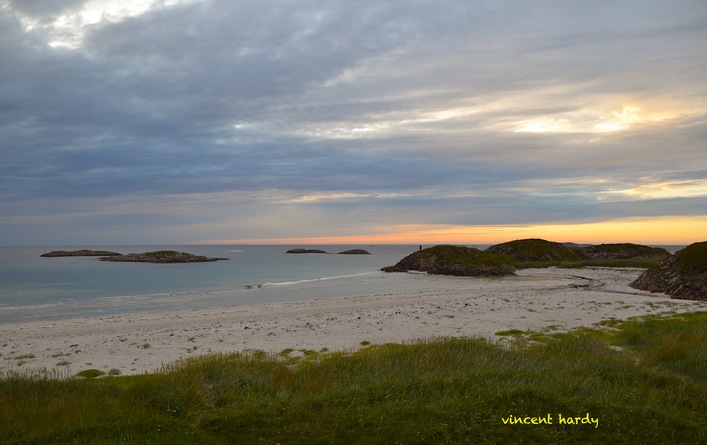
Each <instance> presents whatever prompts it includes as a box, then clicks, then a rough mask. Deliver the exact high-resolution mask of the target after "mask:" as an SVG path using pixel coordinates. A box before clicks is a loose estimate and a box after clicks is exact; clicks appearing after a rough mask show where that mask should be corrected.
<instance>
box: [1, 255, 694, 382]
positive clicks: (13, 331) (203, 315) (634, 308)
mask: <svg viewBox="0 0 707 445" xmlns="http://www.w3.org/2000/svg"><path fill="white" fill-rule="evenodd" d="M641 272H642V271H641V270H639V269H613V268H585V269H556V268H550V269H525V270H519V271H518V272H517V276H513V277H504V278H468V279H466V280H467V281H468V286H466V285H465V286H464V287H459V286H445V278H448V277H440V276H429V279H431V280H436V284H438V285H437V286H436V288H435V289H434V290H429V289H425V290H423V291H419V292H410V291H406V292H404V293H399V294H398V293H395V292H391V293H385V294H372V295H352V296H345V297H338V298H329V299H310V300H300V301H288V302H279V303H266V304H252V305H240V306H230V307H219V308H206V309H189V310H175V311H166V312H146V313H136V314H119V315H113V316H101V317H85V318H74V319H66V320H45V321H32V322H21V323H5V324H1V325H0V354H1V355H0V372H3V373H7V372H14V371H25V372H28V371H31V370H42V369H46V370H48V371H50V372H51V373H53V374H55V375H58V376H66V377H68V376H72V375H75V374H76V373H77V372H80V371H83V370H86V369H98V370H100V371H103V372H105V373H111V374H118V373H119V374H121V375H131V374H141V373H150V372H159V371H161V370H163V369H164V367H165V366H166V365H169V364H172V363H174V362H177V361H179V360H183V359H187V358H189V357H194V356H198V355H202V354H208V353H230V352H242V351H246V350H263V351H266V352H271V353H280V352H282V351H284V350H289V349H291V350H292V352H290V356H292V355H296V354H303V353H304V351H306V350H314V351H321V350H328V351H341V350H344V351H345V350H355V349H357V348H360V347H362V346H363V345H367V344H383V343H400V342H405V341H414V340H415V339H426V338H433V337H450V336H452V337H483V338H488V339H490V340H500V339H501V338H502V337H501V336H498V335H496V333H497V332H500V331H507V330H512V329H517V330H521V331H525V330H532V331H543V330H544V331H546V332H562V331H567V330H570V329H572V328H575V327H578V326H592V325H593V324H595V323H599V322H601V321H604V320H609V319H614V318H615V319H619V320H623V319H627V318H630V317H635V316H642V315H648V314H660V313H667V312H689V311H704V310H707V302H700V301H688V300H672V299H670V298H669V297H668V296H666V295H664V294H651V293H648V292H643V291H638V290H636V289H633V288H631V287H629V286H628V283H630V282H631V281H633V280H634V279H635V278H636V277H638V275H640V273H641ZM457 280H458V279H457ZM456 283H458V281H456ZM465 284H466V283H465ZM116 370H117V371H116ZM111 371H112V372H111Z"/></svg>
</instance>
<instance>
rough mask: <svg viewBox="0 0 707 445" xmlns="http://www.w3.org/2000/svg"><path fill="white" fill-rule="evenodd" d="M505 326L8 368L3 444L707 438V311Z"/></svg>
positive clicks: (1, 385)
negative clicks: (369, 341) (124, 366)
mask: <svg viewBox="0 0 707 445" xmlns="http://www.w3.org/2000/svg"><path fill="white" fill-rule="evenodd" d="M509 332H510V331H509ZM499 334H504V333H499ZM513 334H514V338H513V339H512V340H510V341H507V342H505V345H500V344H494V343H490V342H488V341H484V340H481V339H468V338H442V339H434V340H422V341H416V342H412V343H406V344H387V345H370V346H368V347H365V348H363V349H361V350H359V351H357V352H314V351H307V353H303V354H298V355H297V356H296V357H293V355H294V354H293V353H292V352H293V351H287V353H285V351H283V353H282V354H266V353H264V352H262V351H260V352H259V351H251V352H246V353H238V354H219V355H207V356H200V357H195V358H192V359H189V360H186V361H183V362H180V363H177V364H174V365H171V366H168V367H165V368H164V370H163V372H161V373H159V374H151V375H138V376H113V377H100V378H93V379H73V378H69V379H64V380H60V379H52V378H48V376H43V375H42V374H39V373H38V374H34V375H30V374H26V375H16V374H15V375H5V376H4V377H3V378H1V379H0V442H2V443H8V444H46V443H102V444H118V443H173V444H194V443H205V444H221V443H263V444H275V443H288V444H312V443H341V444H349V443H353V444H355V443H361V444H364V443H365V444H377V443H381V444H382V443H385V444H391V443H396V442H397V443H406V444H407V443H411V444H424V443H449V444H455V443H619V444H620V443H626V444H633V443H701V442H703V441H704V440H705V437H707V425H705V423H704V417H703V414H704V409H705V401H704V400H705V399H704V395H705V394H706V393H707V313H704V312H702V313H692V314H684V315H679V316H677V315H676V316H672V317H668V318H665V317H655V316H654V317H650V318H647V319H640V320H632V321H628V322H620V321H616V322H615V323H612V324H611V327H595V328H583V329H578V330H575V331H572V332H569V333H561V334H543V333H522V332H519V331H514V332H513ZM533 419H535V422H533ZM540 419H544V422H540ZM569 419H571V420H569ZM585 419H586V422H585ZM539 422H540V423H539Z"/></svg>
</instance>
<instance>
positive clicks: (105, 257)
mask: <svg viewBox="0 0 707 445" xmlns="http://www.w3.org/2000/svg"><path fill="white" fill-rule="evenodd" d="M40 256H42V257H48V258H58V257H72V256H98V257H100V258H99V260H100V261H109V262H116V263H162V264H174V263H205V262H211V261H221V260H228V258H209V257H206V256H203V255H194V254H192V253H187V252H177V251H175V250H159V251H155V252H143V253H128V254H125V255H123V254H122V253H118V252H109V251H103V250H74V251H64V250H55V251H52V252H47V253H44V254H42V255H40Z"/></svg>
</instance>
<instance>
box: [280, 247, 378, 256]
mask: <svg viewBox="0 0 707 445" xmlns="http://www.w3.org/2000/svg"><path fill="white" fill-rule="evenodd" d="M285 253H294V254H303V253H328V252H327V251H325V250H320V249H302V248H298V249H290V250H288V251H287V252H285ZM370 254H371V253H370V252H368V251H367V250H364V249H350V250H345V251H343V252H339V255H370Z"/></svg>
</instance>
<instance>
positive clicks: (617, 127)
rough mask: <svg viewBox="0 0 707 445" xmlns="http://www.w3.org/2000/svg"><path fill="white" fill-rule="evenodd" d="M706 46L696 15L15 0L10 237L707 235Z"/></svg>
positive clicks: (674, 10)
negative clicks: (677, 229) (596, 228)
mask: <svg viewBox="0 0 707 445" xmlns="http://www.w3.org/2000/svg"><path fill="white" fill-rule="evenodd" d="M706 41H707V4H705V3H704V2H702V1H699V0H696V1H681V2H674V1H652V0H651V1H641V2H620V3H617V2H614V1H599V2H581V1H576V2H575V1H571V2H567V1H502V2H497V1H493V2H490V1H467V0H464V1H462V0H460V1H446V2H444V3H442V4H440V3H439V2H433V1H422V0H421V1H407V0H404V1H403V0H400V1H387V2H380V1H358V2H347V1H308V2H297V1H273V2H257V1H253V0H241V1H232V0H204V1H198V0H172V1H167V0H133V1H122V2H117V1H105V0H103V1H101V0H83V1H82V0H71V1H50V0H32V1H29V0H0V60H3V63H2V66H1V67H0V85H2V88H0V156H1V159H2V162H1V163H0V185H1V188H0V203H1V206H2V212H0V244H62V243H67V242H68V243H100V242H103V243H179V242H190V241H196V240H210V239H217V240H224V239H239V240H244V239H256V240H257V239H268V238H308V237H319V236H332V237H334V236H340V237H342V236H356V235H367V234H381V233H390V231H394V230H395V227H402V226H405V225H410V224H413V225H420V226H425V225H429V226H445V225H448V226H496V225H534V224H570V223H585V222H600V221H609V220H617V219H624V218H634V217H644V218H651V217H666V216H674V217H697V218H698V220H699V219H700V218H701V221H703V222H704V221H707V211H706V209H707V150H706V149H705V140H707V125H706V123H707V83H705V81H704V79H706V78H707V46H706V45H704V42H706ZM658 229H659V228H657V230H658ZM411 242H415V241H414V240H411Z"/></svg>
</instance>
